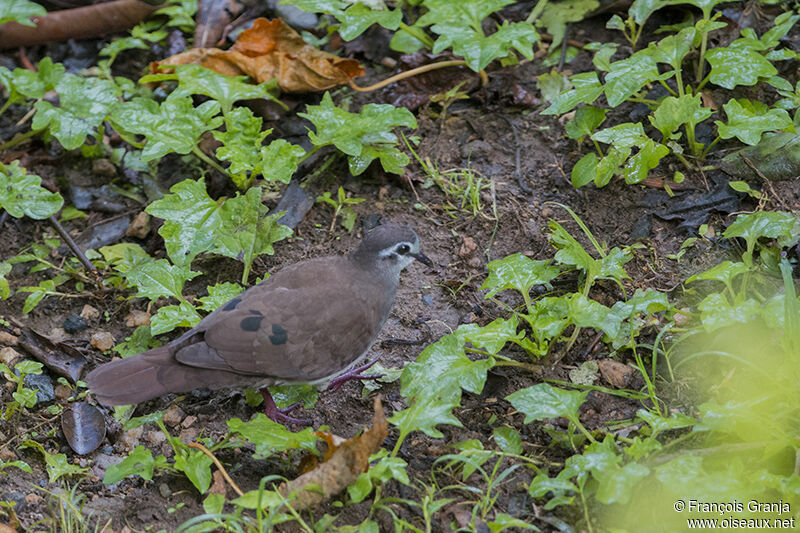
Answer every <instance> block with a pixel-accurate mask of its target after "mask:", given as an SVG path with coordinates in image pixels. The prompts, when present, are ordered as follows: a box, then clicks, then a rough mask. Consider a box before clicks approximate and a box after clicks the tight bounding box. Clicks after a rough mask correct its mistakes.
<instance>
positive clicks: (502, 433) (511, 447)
mask: <svg viewBox="0 0 800 533" xmlns="http://www.w3.org/2000/svg"><path fill="white" fill-rule="evenodd" d="M492 435H493V437H494V441H495V442H496V443H497V446H499V447H500V449H501V450H503V451H504V452H506V453H511V454H514V455H521V454H522V436H521V435H520V434H519V431H517V430H516V429H514V428H512V427H509V426H499V427H496V428H494V432H493V433H492Z"/></svg>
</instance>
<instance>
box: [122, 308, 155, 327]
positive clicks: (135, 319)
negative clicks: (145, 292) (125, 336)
mask: <svg viewBox="0 0 800 533" xmlns="http://www.w3.org/2000/svg"><path fill="white" fill-rule="evenodd" d="M125 325H126V326H128V327H129V328H135V327H139V326H149V325H150V313H148V312H147V311H140V310H138V309H135V310H133V311H131V312H130V313H128V316H126V317H125Z"/></svg>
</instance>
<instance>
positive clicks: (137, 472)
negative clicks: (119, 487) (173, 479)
mask: <svg viewBox="0 0 800 533" xmlns="http://www.w3.org/2000/svg"><path fill="white" fill-rule="evenodd" d="M167 464H168V463H167V458H166V457H164V456H163V455H159V456H158V457H156V458H155V459H154V458H153V454H152V453H151V452H150V450H148V449H147V448H145V447H144V446H142V445H141V444H140V445H137V446H136V448H134V449H133V451H132V452H131V453H130V454H128V456H127V457H126V458H125V459H123V460H122V462H120V463H118V464H115V465H110V466H109V467H108V468H107V469H106V473H105V475H104V476H103V483H105V484H106V485H113V484H114V483H116V482H118V481H121V480H122V479H124V478H126V477H128V476H140V477H141V478H142V479H144V480H147V481H150V480H151V479H153V474H154V472H155V469H156V468H166V467H167Z"/></svg>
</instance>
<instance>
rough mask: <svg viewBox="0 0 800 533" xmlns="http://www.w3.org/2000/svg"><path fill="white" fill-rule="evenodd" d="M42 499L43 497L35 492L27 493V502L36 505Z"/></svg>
mask: <svg viewBox="0 0 800 533" xmlns="http://www.w3.org/2000/svg"><path fill="white" fill-rule="evenodd" d="M40 501H42V497H41V496H39V495H38V494H36V493H35V492H29V493H28V494H26V495H25V503H29V504H31V505H36V504H38V503H39V502H40Z"/></svg>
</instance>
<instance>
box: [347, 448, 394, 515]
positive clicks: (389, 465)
mask: <svg viewBox="0 0 800 533" xmlns="http://www.w3.org/2000/svg"><path fill="white" fill-rule="evenodd" d="M369 460H370V462H374V461H377V463H375V464H374V465H372V466H370V467H369V470H367V471H366V472H362V473H361V474H360V475H359V476H358V479H356V481H355V483H353V484H351V485H350V486H349V487H347V495H348V496H350V500H351V501H352V502H353V503H358V502H362V501H364V499H365V498H366V497H367V496H369V495H370V494H371V493H372V491H373V489H375V488H376V487H378V486H380V485H382V484H383V483H386V482H387V481H389V480H391V479H394V480H396V481H399V482H400V483H402V484H404V485H409V484H410V481H409V479H408V473H407V472H406V468H408V464H407V463H406V462H405V461H404V460H403V459H400V458H399V457H389V452H387V451H386V450H379V451H378V452H377V453H375V454H373V455H372V456H371V457H370V459H369Z"/></svg>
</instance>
